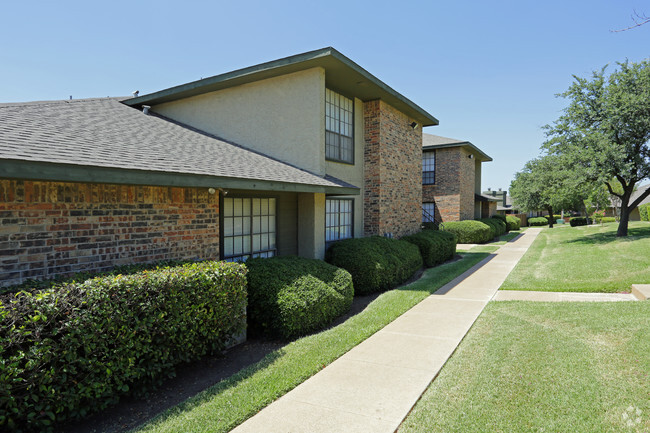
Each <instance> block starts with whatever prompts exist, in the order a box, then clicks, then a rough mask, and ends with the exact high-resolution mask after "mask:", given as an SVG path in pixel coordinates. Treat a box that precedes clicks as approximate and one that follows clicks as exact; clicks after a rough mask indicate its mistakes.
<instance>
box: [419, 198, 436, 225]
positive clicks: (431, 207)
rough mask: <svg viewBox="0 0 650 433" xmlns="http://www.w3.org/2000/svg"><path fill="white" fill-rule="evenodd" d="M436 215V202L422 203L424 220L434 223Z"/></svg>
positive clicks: (424, 221)
mask: <svg viewBox="0 0 650 433" xmlns="http://www.w3.org/2000/svg"><path fill="white" fill-rule="evenodd" d="M435 215H436V204H435V203H422V222H423V223H432V222H434V218H435Z"/></svg>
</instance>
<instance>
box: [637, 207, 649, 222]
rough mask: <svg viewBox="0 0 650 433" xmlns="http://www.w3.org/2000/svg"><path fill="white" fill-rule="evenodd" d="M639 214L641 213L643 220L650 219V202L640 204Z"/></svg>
mask: <svg viewBox="0 0 650 433" xmlns="http://www.w3.org/2000/svg"><path fill="white" fill-rule="evenodd" d="M639 214H640V215H641V221H650V203H649V204H642V205H641V206H639Z"/></svg>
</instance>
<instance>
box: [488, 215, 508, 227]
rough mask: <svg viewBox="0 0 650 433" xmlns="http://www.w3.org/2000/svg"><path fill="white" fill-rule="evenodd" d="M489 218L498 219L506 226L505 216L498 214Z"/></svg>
mask: <svg viewBox="0 0 650 433" xmlns="http://www.w3.org/2000/svg"><path fill="white" fill-rule="evenodd" d="M490 218H496V219H498V220H501V221H503V223H504V224H506V225H507V224H508V221H507V218H506V216H505V215H502V214H500V213H498V214H495V215H492V216H491V217H490Z"/></svg>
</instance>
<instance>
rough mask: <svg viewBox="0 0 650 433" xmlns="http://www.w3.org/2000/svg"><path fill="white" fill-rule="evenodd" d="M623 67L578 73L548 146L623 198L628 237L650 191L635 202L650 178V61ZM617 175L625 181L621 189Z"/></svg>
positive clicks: (621, 232)
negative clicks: (632, 220) (630, 223)
mask: <svg viewBox="0 0 650 433" xmlns="http://www.w3.org/2000/svg"><path fill="white" fill-rule="evenodd" d="M618 66H619V69H617V70H616V71H614V72H613V73H611V74H609V75H607V74H606V67H605V68H603V69H601V70H600V71H597V72H594V73H593V75H592V77H591V79H586V78H580V77H576V76H574V79H575V81H574V82H573V84H572V85H571V87H569V89H568V90H567V91H566V92H564V93H562V94H560V95H559V96H562V97H564V98H566V99H567V100H568V101H569V105H568V106H567V107H566V108H565V109H564V111H563V114H562V115H561V116H560V118H559V119H558V120H556V121H555V123H554V124H553V125H551V126H548V125H547V126H546V129H547V137H548V140H547V141H546V143H545V144H544V146H543V147H544V148H546V149H547V150H548V151H549V152H550V153H552V154H557V155H562V156H563V157H564V158H566V160H567V161H570V162H569V163H570V164H571V165H574V166H575V167H579V168H580V170H581V173H582V176H583V177H584V180H585V181H586V182H602V183H604V184H605V185H606V186H607V189H608V191H609V193H610V194H612V195H614V196H616V197H618V198H619V199H620V201H621V215H620V222H619V226H618V231H617V234H616V235H617V236H627V227H628V221H629V216H630V211H631V210H632V209H634V208H635V207H636V206H638V205H639V204H640V203H641V201H643V200H644V199H645V198H646V197H647V196H648V195H650V189H648V190H647V191H646V192H644V193H643V194H641V195H640V196H639V197H638V198H637V199H636V200H634V201H633V202H630V197H631V196H632V193H633V192H634V188H635V185H636V184H637V183H638V182H640V181H642V180H643V179H645V178H648V177H650V149H649V147H648V141H649V140H650V62H649V61H648V60H645V61H643V62H640V63H630V62H625V63H619V64H618ZM611 179H616V180H617V181H618V182H620V184H621V186H622V191H621V192H620V193H619V192H616V191H615V190H614V187H613V185H612V182H611Z"/></svg>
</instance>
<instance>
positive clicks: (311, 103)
mask: <svg viewBox="0 0 650 433" xmlns="http://www.w3.org/2000/svg"><path fill="white" fill-rule="evenodd" d="M152 111H154V112H156V113H159V114H161V115H163V116H166V117H169V118H171V119H174V120H176V121H179V122H182V123H185V124H187V125H190V126H193V127H195V128H198V129H201V130H203V131H205V132H208V133H211V134H214V135H216V136H218V137H221V138H223V139H226V140H230V141H233V142H235V143H237V144H239V145H242V146H245V147H247V148H249V149H253V150H257V151H259V152H261V153H264V154H265V155H269V156H272V157H274V158H277V159H279V160H281V161H284V162H287V163H289V164H292V165H295V166H297V167H300V168H303V169H305V170H308V171H310V172H312V173H316V174H319V175H324V174H325V132H324V131H325V71H324V70H323V69H322V68H312V69H308V70H306V71H301V72H296V73H293V74H287V75H283V76H281V77H276V78H270V79H267V80H261V81H257V82H254V83H249V84H245V85H242V86H237V87H233V88H228V89H224V90H219V91H216V92H210V93H206V94H203V95H198V96H193V97H190V98H185V99H182V100H178V101H173V102H168V103H164V104H159V105H155V106H153V107H152Z"/></svg>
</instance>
